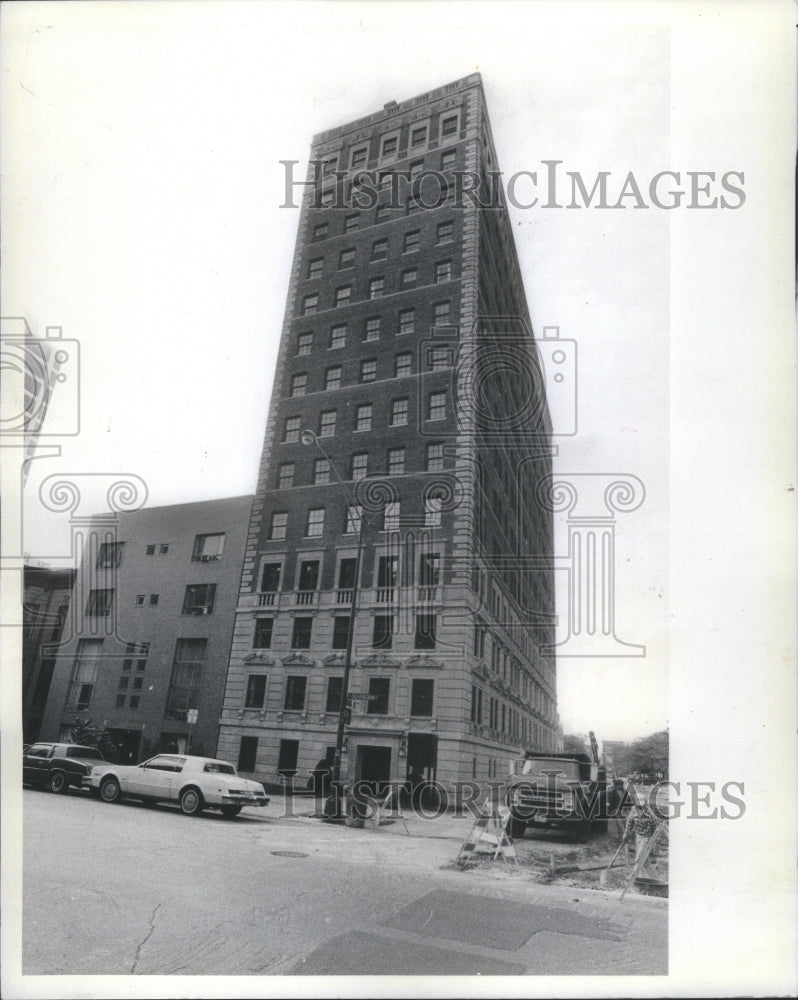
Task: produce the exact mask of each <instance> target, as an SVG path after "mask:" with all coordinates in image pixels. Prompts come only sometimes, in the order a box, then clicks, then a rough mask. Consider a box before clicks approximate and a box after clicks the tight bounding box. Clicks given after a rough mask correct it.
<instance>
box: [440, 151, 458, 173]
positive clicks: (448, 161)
mask: <svg viewBox="0 0 798 1000" xmlns="http://www.w3.org/2000/svg"><path fill="white" fill-rule="evenodd" d="M456 162H457V150H454V149H445V150H444V151H443V152H442V153H441V170H454V165H455V163H456Z"/></svg>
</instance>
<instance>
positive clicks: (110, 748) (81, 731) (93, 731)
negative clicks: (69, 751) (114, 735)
mask: <svg viewBox="0 0 798 1000" xmlns="http://www.w3.org/2000/svg"><path fill="white" fill-rule="evenodd" d="M72 739H73V740H74V741H75V743H78V744H79V745H80V746H84V747H97V749H98V750H99V751H100V752H101V753H103V754H106V755H108V754H113V753H116V751H117V750H118V749H119V747H118V746H117V745H116V743H114V741H113V740H112V739H111V734H110V733H109V732H108V730H107V728H106V727H105V726H96V725H94V723H93V722H92V721H91V719H80V718H77V719H75V721H74V722H73V723H72Z"/></svg>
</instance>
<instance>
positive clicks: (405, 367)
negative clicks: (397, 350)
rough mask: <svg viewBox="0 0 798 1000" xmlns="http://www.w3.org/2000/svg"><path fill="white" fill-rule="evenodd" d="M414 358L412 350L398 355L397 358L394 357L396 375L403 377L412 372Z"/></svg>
mask: <svg viewBox="0 0 798 1000" xmlns="http://www.w3.org/2000/svg"><path fill="white" fill-rule="evenodd" d="M412 360H413V355H412V354H411V353H410V351H406V352H404V353H403V354H397V355H396V358H395V359H394V375H395V376H396V378H402V377H403V376H404V375H409V374H410V367H411V364H412Z"/></svg>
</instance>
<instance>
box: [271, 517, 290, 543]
mask: <svg viewBox="0 0 798 1000" xmlns="http://www.w3.org/2000/svg"><path fill="white" fill-rule="evenodd" d="M287 525H288V511H285V510H281V511H275V512H274V513H273V514H272V523H271V527H270V528H269V538H270V539H271V540H272V541H275V540H277V539H280V538H285V529H286V527H287Z"/></svg>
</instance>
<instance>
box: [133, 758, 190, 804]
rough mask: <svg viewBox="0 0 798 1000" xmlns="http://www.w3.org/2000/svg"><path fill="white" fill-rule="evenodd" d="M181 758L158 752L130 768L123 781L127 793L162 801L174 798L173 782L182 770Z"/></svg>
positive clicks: (175, 794)
mask: <svg viewBox="0 0 798 1000" xmlns="http://www.w3.org/2000/svg"><path fill="white" fill-rule="evenodd" d="M182 767H183V761H182V758H180V757H176V756H174V755H173V754H158V756H156V757H151V758H150V759H149V760H145V761H144V763H143V764H139V765H138V767H135V768H133V769H132V770H131V772H130V776H129V777H128V780H127V781H126V782H125V785H126V791H127V792H128V794H129V795H134V796H141V797H142V798H150V799H159V800H161V801H163V802H166V801H171V800H172V799H174V798H176V796H177V793H176V791H175V783H176V782H177V780H178V778H179V777H180V775H179V771H180V770H182Z"/></svg>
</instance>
